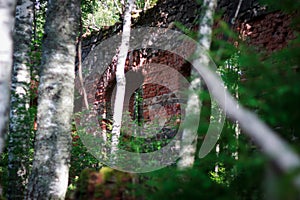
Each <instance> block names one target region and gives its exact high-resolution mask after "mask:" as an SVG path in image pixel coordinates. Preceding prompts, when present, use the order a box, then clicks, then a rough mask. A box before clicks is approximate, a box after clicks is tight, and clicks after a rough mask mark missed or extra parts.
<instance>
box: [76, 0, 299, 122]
mask: <svg viewBox="0 0 300 200" xmlns="http://www.w3.org/2000/svg"><path fill="white" fill-rule="evenodd" d="M238 3H239V2H238V1H230V0H219V2H218V9H217V11H218V12H223V15H222V16H223V17H222V19H223V20H224V21H226V22H228V24H230V25H231V26H232V28H233V29H234V30H236V31H237V32H239V35H240V37H241V39H242V40H246V41H247V42H248V43H249V45H253V46H255V47H256V48H258V49H260V50H266V51H275V50H278V49H280V48H282V47H284V46H285V45H286V44H287V42H288V41H289V40H290V39H292V38H293V33H292V30H291V29H290V28H289V24H290V21H291V16H287V15H285V14H283V13H281V12H279V11H276V12H268V10H267V8H266V6H262V5H259V3H258V2H257V1H256V0H249V1H243V2H242V4H241V7H240V9H239V11H238V13H237V8H238ZM200 10H201V6H200V5H198V4H197V3H196V1H192V0H191V1H181V0H159V1H158V3H157V6H156V7H154V8H153V9H150V10H148V11H146V12H145V13H142V14H141V16H140V18H138V19H136V20H135V21H134V27H139V26H156V27H163V28H174V26H173V23H172V22H174V21H179V22H181V23H182V24H184V25H185V26H186V27H188V28H190V29H192V28H194V27H196V26H195V24H197V22H196V21H197V19H198V16H199V11H200ZM236 14H237V17H236V18H234V17H235V15H236ZM232 22H235V23H232ZM121 27H122V25H121V24H116V25H115V26H113V27H111V28H109V29H105V30H101V31H100V32H98V33H94V34H92V35H91V36H89V37H87V38H85V39H84V41H83V45H82V46H83V49H82V57H83V59H85V58H86V56H87V55H88V54H89V53H90V51H91V50H93V49H94V48H95V46H97V45H98V44H99V43H100V42H101V41H103V40H104V39H106V38H109V37H110V36H111V35H113V34H116V33H119V32H120V30H121ZM191 50H192V49H191ZM191 52H192V51H191ZM86 63H88V62H84V63H83V64H84V65H83V68H85V67H87V68H88V67H91V66H88V64H86ZM153 64H160V65H163V66H164V65H165V66H168V67H165V68H164V67H153V66H154V65H153ZM103 68H104V69H103V70H104V75H103V76H102V77H99V75H97V74H95V77H94V79H93V80H92V81H90V80H89V81H90V83H88V84H86V87H87V91H88V94H89V96H88V99H89V102H90V103H93V104H94V107H95V108H96V109H97V110H98V113H99V115H102V116H103V117H104V118H111V117H112V110H111V108H112V103H113V99H114V91H113V89H114V88H115V75H114V73H115V68H116V57H114V58H113V59H112V62H111V64H110V65H109V66H103ZM170 68H172V69H174V70H176V71H177V72H179V73H180V74H178V73H170ZM129 71H134V72H135V73H140V75H141V76H142V77H143V78H142V79H143V80H142V82H141V83H143V84H141V85H142V87H141V88H142V96H143V106H142V108H143V118H144V120H146V121H147V120H148V121H149V120H151V117H152V118H153V116H155V115H161V116H164V117H165V118H166V121H170V117H171V116H176V118H178V119H180V113H182V111H183V110H184V109H183V108H181V107H180V105H179V102H180V101H184V98H179V94H178V91H180V88H182V87H186V86H185V85H182V83H181V82H180V81H179V80H180V76H183V77H188V76H189V74H190V65H189V63H188V62H186V61H185V60H184V59H183V58H181V57H179V56H178V55H174V54H172V53H170V52H166V51H151V50H145V49H144V50H135V51H133V52H129V53H128V57H127V61H126V72H129ZM139 81H141V80H139ZM153 82H155V84H153ZM127 84H130V83H127ZM76 85H77V87H79V83H78V81H76ZM127 99H129V100H128V101H129V102H127V103H126V102H125V104H126V105H128V107H126V108H125V109H124V110H126V111H129V112H130V113H131V117H132V116H133V115H132V113H133V107H134V97H133V95H132V96H130V97H127ZM160 120H161V119H160ZM175 121H176V120H175ZM178 122H180V121H178V120H177V121H176V123H178Z"/></svg>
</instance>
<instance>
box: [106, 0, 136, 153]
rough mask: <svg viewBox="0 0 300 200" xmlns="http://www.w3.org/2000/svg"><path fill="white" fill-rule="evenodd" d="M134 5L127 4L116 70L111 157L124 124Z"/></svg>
mask: <svg viewBox="0 0 300 200" xmlns="http://www.w3.org/2000/svg"><path fill="white" fill-rule="evenodd" d="M133 5H134V0H128V1H127V4H126V10H125V14H124V24H123V33H122V40H121V46H120V51H119V55H118V62H117V69H116V79H117V89H116V97H115V101H114V110H113V129H112V146H111V155H112V156H114V154H115V152H116V151H117V149H118V144H119V137H120V130H121V124H122V115H123V105H124V98H125V87H126V79H125V72H124V69H125V61H126V58H127V53H128V49H129V40H130V29H131V27H130V26H131V10H132V7H133Z"/></svg>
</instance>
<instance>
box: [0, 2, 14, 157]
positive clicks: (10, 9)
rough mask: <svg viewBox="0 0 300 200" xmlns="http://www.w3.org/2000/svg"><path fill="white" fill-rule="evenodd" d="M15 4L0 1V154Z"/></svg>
mask: <svg viewBox="0 0 300 200" xmlns="http://www.w3.org/2000/svg"><path fill="white" fill-rule="evenodd" d="M15 4H16V1H15V0H0V27H1V28H0V44H1V45H0V91H1V95H0V153H2V150H3V147H4V140H5V135H6V131H7V121H8V113H9V97H10V79H11V66H12V51H13V40H12V29H13V24H14V11H15Z"/></svg>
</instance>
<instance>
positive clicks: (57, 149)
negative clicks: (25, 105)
mask: <svg viewBox="0 0 300 200" xmlns="http://www.w3.org/2000/svg"><path fill="white" fill-rule="evenodd" d="M79 13H80V1H77V0H64V1H61V0H49V1H48V11H47V18H46V24H45V37H44V40H43V44H42V45H43V48H42V52H43V53H42V69H41V76H40V82H39V94H38V114H37V123H38V130H37V134H36V138H35V154H34V161H33V166H32V172H31V175H30V178H29V183H28V191H27V192H28V193H27V196H26V199H64V197H65V193H66V191H67V186H68V173H69V162H70V150H71V118H72V113H73V102H74V77H75V56H76V36H77V34H78V26H79Z"/></svg>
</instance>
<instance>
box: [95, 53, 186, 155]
mask: <svg viewBox="0 0 300 200" xmlns="http://www.w3.org/2000/svg"><path fill="white" fill-rule="evenodd" d="M116 63H117V62H116V60H113V62H112V64H111V65H110V66H109V67H108V68H107V70H106V71H105V72H104V73H103V76H102V77H101V79H100V81H99V82H98V84H97V92H96V94H95V99H96V103H95V105H96V107H97V111H98V115H99V118H100V121H99V122H100V126H101V127H102V130H104V132H107V133H109V132H110V131H111V128H112V116H113V104H114V100H115V90H116V77H115V69H116ZM190 70H191V69H190V63H189V62H187V61H185V60H184V58H182V57H180V56H179V55H176V54H174V53H172V52H169V51H161V50H151V49H142V50H135V51H132V52H129V53H128V56H127V60H126V66H125V76H126V92H125V93H126V95H127V96H126V95H125V102H124V110H123V115H124V116H125V118H124V117H123V121H124V124H122V129H121V138H120V141H121V142H120V143H121V144H124V145H123V146H122V148H123V149H125V150H127V151H139V152H147V151H155V150H157V149H159V148H161V147H163V146H165V145H167V144H168V141H169V140H171V139H174V137H175V136H176V134H177V132H178V129H179V125H180V123H181V121H182V113H184V108H183V107H182V106H181V103H184V102H185V100H186V99H183V98H182V96H181V93H182V92H183V91H184V90H185V89H187V88H188V87H187V85H186V83H188V81H187V80H188V79H186V78H187V77H188V76H189V75H190ZM128 74H130V75H128ZM182 79H186V83H184V82H182ZM133 83H135V84H133ZM126 99H128V100H126ZM126 114H127V115H126ZM126 117H129V118H130V120H129V121H126V120H127V118H126ZM122 123H123V122H122ZM137 134H139V136H141V138H138V137H135V135H137ZM137 140H139V141H137ZM128 141H130V142H128ZM133 141H135V143H138V144H139V150H137V149H135V147H134V146H132V145H130V144H132V142H133Z"/></svg>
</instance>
